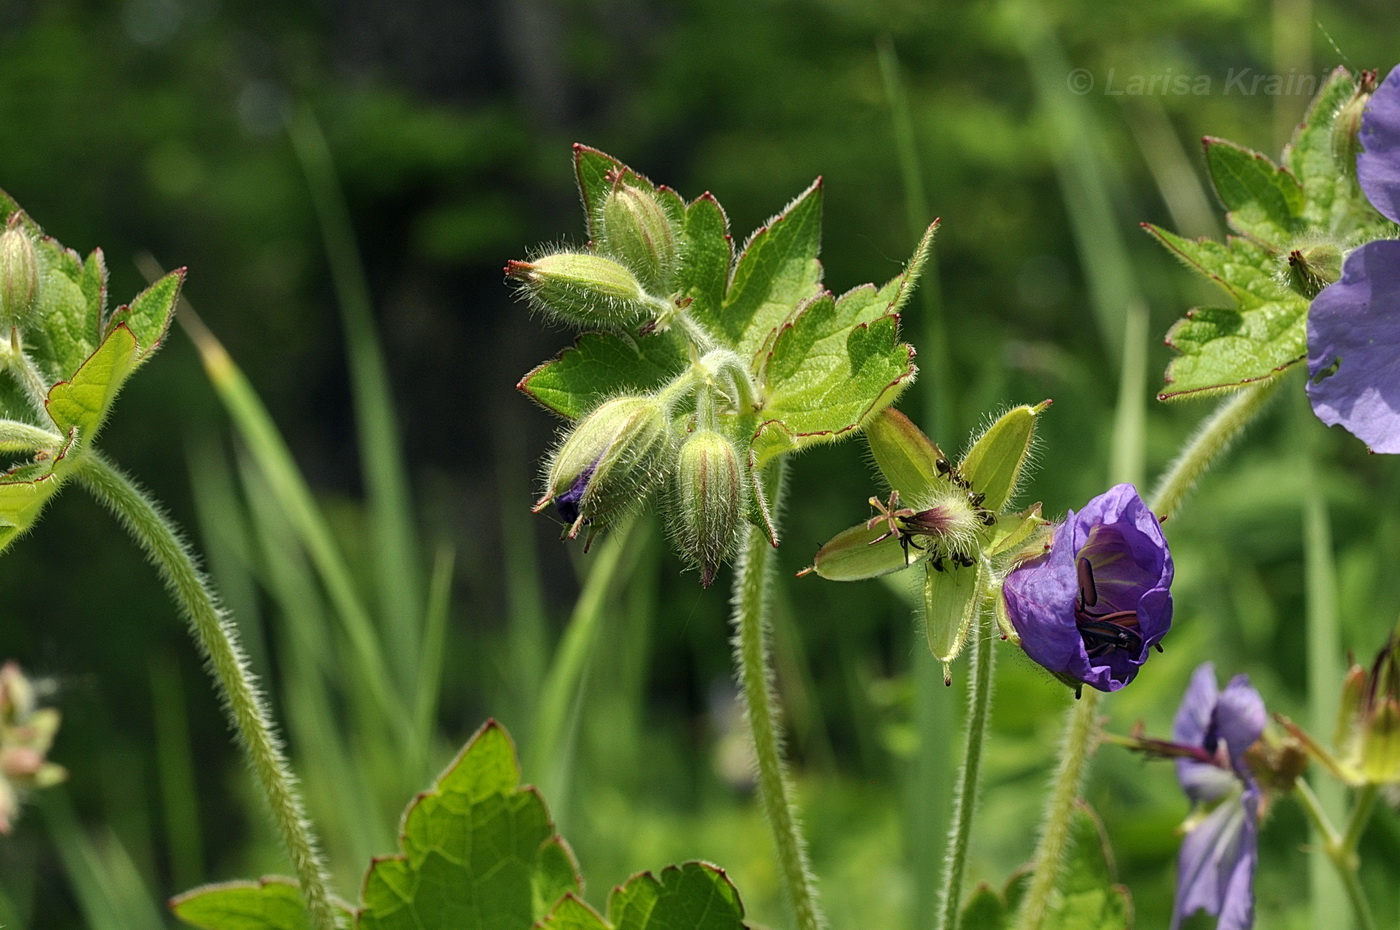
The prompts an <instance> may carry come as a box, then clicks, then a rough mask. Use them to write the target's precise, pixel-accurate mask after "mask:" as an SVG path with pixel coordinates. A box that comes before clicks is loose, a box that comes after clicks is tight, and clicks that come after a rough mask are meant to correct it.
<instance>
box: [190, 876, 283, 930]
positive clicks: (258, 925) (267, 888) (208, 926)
mask: <svg viewBox="0 0 1400 930" xmlns="http://www.w3.org/2000/svg"><path fill="white" fill-rule="evenodd" d="M170 911H171V913H173V914H174V915H175V916H176V917H178V918H180V920H181V921H183V922H184V923H187V924H189V925H190V926H191V927H199V928H200V930H310V927H311V921H310V920H309V919H308V918H307V916H306V905H305V904H304V903H302V900H301V891H300V889H298V888H297V885H296V882H293V881H292V880H290V879H286V878H273V877H269V878H263V879H260V880H258V881H256V882H227V883H224V884H219V885H209V886H207V887H204V888H196V889H195V890H194V891H190V892H187V893H185V894H182V895H180V896H179V897H177V898H175V899H173V900H172V901H171V902H170Z"/></svg>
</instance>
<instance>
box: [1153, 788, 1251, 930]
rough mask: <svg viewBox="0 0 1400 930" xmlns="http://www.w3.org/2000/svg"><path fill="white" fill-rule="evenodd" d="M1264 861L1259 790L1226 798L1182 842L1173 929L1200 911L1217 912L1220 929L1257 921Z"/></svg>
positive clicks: (1242, 928) (1242, 929) (1238, 929)
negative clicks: (1258, 875)
mask: <svg viewBox="0 0 1400 930" xmlns="http://www.w3.org/2000/svg"><path fill="white" fill-rule="evenodd" d="M1258 861H1259V791H1258V789H1257V788H1253V787H1249V788H1245V789H1244V790H1243V792H1242V793H1241V796H1240V798H1239V801H1238V803H1237V802H1236V801H1235V800H1233V799H1230V800H1226V801H1224V802H1222V803H1221V804H1220V806H1219V807H1217V808H1216V809H1215V810H1213V811H1211V813H1210V814H1209V815H1208V816H1207V817H1206V818H1205V819H1204V820H1202V821H1201V822H1200V823H1198V824H1196V825H1195V827H1194V828H1193V829H1192V830H1191V832H1190V833H1188V834H1187V835H1186V838H1185V839H1184V840H1182V842H1181V853H1180V855H1179V856H1178V859H1177V863H1178V874H1177V884H1176V903H1175V906H1174V907H1173V909H1172V923H1171V930H1177V928H1178V927H1180V926H1181V921H1182V919H1183V918H1185V917H1187V916H1188V915H1190V914H1194V913H1195V912H1196V911H1205V912H1206V913H1207V914H1213V915H1218V917H1219V919H1218V921H1217V923H1216V925H1215V926H1216V930H1249V928H1250V927H1252V926H1253V925H1254V869H1255V866H1256V865H1257V864H1258Z"/></svg>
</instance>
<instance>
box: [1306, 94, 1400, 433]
mask: <svg viewBox="0 0 1400 930" xmlns="http://www.w3.org/2000/svg"><path fill="white" fill-rule="evenodd" d="M1360 141H1361V146H1362V149H1363V151H1362V152H1361V154H1360V155H1358V156H1357V159H1356V176H1357V180H1358V181H1359V182H1360V183H1361V189H1362V190H1363V191H1364V192H1365V193H1366V197H1367V199H1369V200H1370V201H1371V205H1372V206H1374V207H1375V208H1376V209H1377V210H1378V211H1380V213H1381V214H1382V215H1383V216H1385V217H1386V218H1387V219H1389V220H1392V221H1394V222H1397V223H1400V68H1396V69H1395V70H1393V71H1391V72H1390V74H1389V75H1388V76H1387V77H1386V79H1385V80H1384V81H1383V82H1382V83H1381V85H1380V87H1378V88H1377V89H1376V92H1375V94H1374V95H1372V97H1371V101H1370V103H1369V105H1368V106H1367V108H1366V111H1365V113H1364V115H1363V116H1362V119H1361V137H1360ZM1308 399H1309V400H1310V401H1311V402H1312V408H1313V412H1314V413H1316V414H1317V416H1318V419H1320V420H1322V422H1323V423H1326V424H1327V425H1328V426H1334V425H1336V424H1338V423H1340V424H1341V425H1342V426H1343V427H1345V428H1346V430H1347V431H1348V432H1350V433H1351V434H1352V435H1353V436H1355V437H1356V438H1357V439H1360V440H1361V441H1363V442H1365V443H1366V445H1368V446H1369V447H1370V448H1371V451H1372V452H1391V453H1400V240H1396V239H1378V240H1376V241H1374V242H1368V243H1366V244H1365V245H1362V246H1360V247H1358V248H1357V249H1355V250H1354V251H1352V252H1351V253H1350V254H1349V255H1347V258H1346V261H1345V263H1344V264H1343V265H1342V278H1341V280H1340V281H1337V282H1336V283H1335V284H1331V285H1329V286H1328V287H1326V288H1324V289H1323V290H1322V292H1321V293H1319V294H1318V295H1317V297H1316V298H1315V299H1314V300H1313V302H1312V307H1311V309H1309V311H1308Z"/></svg>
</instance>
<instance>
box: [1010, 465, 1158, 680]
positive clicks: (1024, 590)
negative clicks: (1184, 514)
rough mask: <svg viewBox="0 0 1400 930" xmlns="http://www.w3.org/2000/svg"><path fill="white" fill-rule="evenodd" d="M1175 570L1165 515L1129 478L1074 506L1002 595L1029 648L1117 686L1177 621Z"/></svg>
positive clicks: (1071, 676) (1060, 668)
mask: <svg viewBox="0 0 1400 930" xmlns="http://www.w3.org/2000/svg"><path fill="white" fill-rule="evenodd" d="M1172 573H1173V568H1172V556H1171V552H1170V550H1168V548H1167V540H1166V537H1164V536H1163V535H1162V527H1161V524H1160V523H1159V522H1158V521H1157V517H1156V516H1155V515H1154V514H1153V513H1152V511H1150V510H1148V509H1147V505H1146V504H1144V503H1143V502H1142V498H1140V497H1139V496H1138V492H1137V489H1136V488H1134V487H1133V486H1132V485H1131V484H1120V485H1118V486H1117V487H1114V488H1111V489H1109V490H1108V491H1106V492H1105V493H1103V494H1100V495H1099V496H1098V497H1096V498H1094V499H1093V500H1091V501H1089V503H1088V504H1086V505H1085V506H1084V509H1083V510H1081V511H1079V513H1075V512H1074V511H1070V512H1069V514H1068V515H1067V516H1066V517H1065V522H1064V523H1062V524H1060V526H1059V527H1058V528H1057V529H1056V530H1055V537H1054V540H1053V542H1052V543H1051V544H1050V550H1049V551H1048V552H1046V553H1045V554H1044V555H1041V556H1039V557H1038V558H1036V559H1034V560H1032V561H1030V562H1026V563H1023V564H1022V565H1019V566H1017V567H1016V568H1015V569H1013V570H1012V571H1011V573H1010V574H1009V575H1007V577H1006V581H1005V582H1004V583H1003V585H1002V596H1003V599H1004V604H1005V608H1006V613H1007V617H1008V618H1009V619H1010V621H1011V625H1012V626H1013V627H1015V629H1016V633H1017V634H1018V635H1019V636H1020V638H1021V648H1023V649H1025V651H1026V654H1027V655H1028V656H1030V657H1031V658H1032V659H1034V660H1035V661H1037V662H1039V663H1040V664H1041V665H1043V666H1045V667H1046V668H1047V669H1049V670H1050V671H1051V672H1053V673H1054V674H1055V675H1056V676H1058V677H1059V678H1061V679H1062V680H1064V681H1067V682H1070V683H1071V684H1073V685H1075V686H1076V687H1078V686H1079V685H1080V684H1081V683H1082V684H1086V685H1089V686H1090V687H1092V688H1097V689H1099V690H1100V691H1117V690H1118V689H1119V688H1121V687H1123V686H1124V685H1126V684H1127V683H1128V682H1130V681H1132V680H1133V677H1134V676H1136V675H1137V671H1138V668H1140V667H1141V666H1142V663H1143V662H1145V661H1147V654H1148V650H1149V649H1151V648H1152V647H1153V646H1157V645H1158V643H1159V642H1160V641H1161V639H1162V637H1163V636H1165V635H1166V633H1167V630H1168V629H1169V628H1170V627H1171V623H1172V595H1171V583H1172ZM1160 648H1161V647H1160V646H1158V649H1160Z"/></svg>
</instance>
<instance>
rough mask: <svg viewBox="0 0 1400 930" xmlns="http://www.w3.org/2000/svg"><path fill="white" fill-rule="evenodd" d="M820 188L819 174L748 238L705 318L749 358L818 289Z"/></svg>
mask: <svg viewBox="0 0 1400 930" xmlns="http://www.w3.org/2000/svg"><path fill="white" fill-rule="evenodd" d="M821 194H822V188H821V181H820V180H818V181H816V182H815V183H813V184H812V186H811V187H809V188H807V190H805V191H803V192H802V193H801V194H799V195H798V196H797V198H796V199H795V200H793V201H792V203H790V204H788V205H787V207H785V208H784V209H783V211H782V212H781V213H779V214H778V215H777V216H775V217H773V218H772V219H771V220H769V221H768V224H767V225H766V226H764V227H763V228H761V229H759V230H758V231H757V232H755V233H754V234H753V236H751V237H750V238H749V241H748V243H747V244H746V245H745V246H744V249H743V252H742V254H741V255H740V256H739V260H738V263H737V264H736V265H735V266H734V276H733V279H732V280H731V281H730V284H729V288H728V290H727V291H726V293H725V297H724V303H723V305H722V306H721V307H719V308H717V309H718V312H717V313H716V314H714V315H713V316H712V317H710V318H703V317H702V318H700V322H701V323H702V324H704V325H707V326H710V327H711V328H712V329H713V330H714V331H715V332H716V333H717V334H719V336H720V337H721V338H722V339H723V340H724V342H725V343H726V344H727V345H729V346H731V347H733V348H734V349H735V350H736V351H738V352H739V354H740V355H741V356H743V357H745V358H754V357H756V356H757V353H758V352H759V349H760V348H761V347H762V345H763V343H764V342H765V340H766V339H767V338H768V335H769V334H770V333H771V332H772V331H773V330H774V329H776V328H777V327H778V326H779V325H780V324H782V322H783V321H784V320H785V319H787V318H788V317H789V315H790V314H792V313H793V312H794V310H796V309H797V308H798V307H800V306H801V305H803V304H804V303H805V302H807V301H809V300H811V299H812V298H813V297H815V296H816V295H817V293H818V285H819V282H820V281H821V263H820V262H818V261H817V253H818V252H819V251H820V249H821V221H822V196H821Z"/></svg>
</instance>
